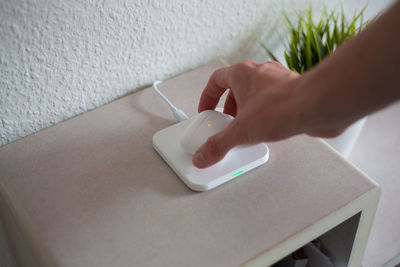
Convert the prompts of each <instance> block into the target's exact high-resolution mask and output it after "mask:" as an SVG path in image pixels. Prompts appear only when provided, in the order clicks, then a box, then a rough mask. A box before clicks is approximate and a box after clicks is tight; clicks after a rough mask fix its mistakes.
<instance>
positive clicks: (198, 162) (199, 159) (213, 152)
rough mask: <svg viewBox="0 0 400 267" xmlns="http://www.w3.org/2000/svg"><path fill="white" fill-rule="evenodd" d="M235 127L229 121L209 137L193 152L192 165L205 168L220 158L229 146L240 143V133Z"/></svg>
mask: <svg viewBox="0 0 400 267" xmlns="http://www.w3.org/2000/svg"><path fill="white" fill-rule="evenodd" d="M235 128H236V127H233V123H231V124H230V125H228V127H226V128H225V129H224V130H222V131H221V132H219V133H217V134H216V135H213V136H211V137H209V138H208V139H207V141H206V142H205V143H204V144H203V145H202V146H201V147H200V148H199V149H198V150H197V151H196V153H195V154H194V156H193V159H192V162H193V165H194V166H196V167H197V168H207V167H209V166H211V165H213V164H215V163H217V162H218V161H220V160H222V159H223V158H224V156H225V155H226V153H228V151H229V150H230V149H231V148H233V147H234V146H236V145H238V144H240V138H239V137H240V135H239V133H238V132H237V131H235V130H236V129H235Z"/></svg>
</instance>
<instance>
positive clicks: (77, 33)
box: [0, 0, 391, 146]
mask: <svg viewBox="0 0 400 267" xmlns="http://www.w3.org/2000/svg"><path fill="white" fill-rule="evenodd" d="M277 2H278V1H272V0H253V1H250V0H248V1H243V0H232V1H212V0H193V1H179V0H171V1H167V0H164V1H163V0H152V1H151V0H149V1H144V0H143V1H128V0H122V1H111V0H110V1H107V0H105V1H77V0H75V1H74V0H71V1H62V0H52V1H47V0H2V1H0V146H1V145H4V144H7V143H9V142H11V141H14V140H16V139H18V138H21V137H23V136H26V135H29V134H31V133H34V132H36V131H38V130H40V129H43V128H46V127H49V126H51V125H53V124H55V123H58V122H60V121H63V120H65V119H68V118H71V117H73V116H75V115H77V114H80V113H82V112H85V111H88V110H90V109H93V108H95V107H97V106H100V105H103V104H105V103H107V102H109V101H112V100H114V99H116V98H118V97H120V96H123V95H125V94H127V93H130V92H132V91H134V90H135V89H137V88H139V87H142V86H145V85H148V84H150V83H151V82H152V81H153V80H155V79H165V78H168V77H170V76H173V75H176V74H178V73H180V72H183V71H185V70H188V69H190V68H194V67H196V66H198V65H201V64H204V63H207V62H208V61H211V60H214V59H217V58H223V59H226V60H228V61H229V62H235V61H240V60H243V59H254V60H259V61H260V60H264V58H265V55H264V54H263V52H262V51H261V49H260V48H259V47H258V46H257V45H256V44H255V42H254V41H253V40H252V39H251V38H250V36H249V30H251V29H254V30H255V31H256V32H258V33H260V34H261V35H263V36H264V37H265V38H267V37H268V36H269V37H268V38H270V40H269V41H270V43H271V47H277V45H278V42H277V40H278V39H277V37H276V35H275V37H274V34H273V33H275V32H276V31H277V30H280V29H281V28H282V26H281V24H282V23H281V21H280V20H279V17H280V15H281V13H280V10H281V9H282V8H283V7H285V8H288V9H293V10H296V9H298V8H300V7H302V6H306V5H308V1H305V0H303V1H298V0H297V1H295V0H284V1H282V2H279V3H277ZM321 2H322V1H321V0H319V1H314V4H315V5H317V6H321ZM343 2H344V3H343V5H344V7H345V10H346V11H347V12H349V13H352V12H353V10H354V8H361V6H362V5H363V3H365V2H366V1H364V0H353V1H343ZM390 2H391V1H390V0H370V5H369V7H368V9H367V15H372V14H375V13H376V12H377V10H379V9H381V8H383V7H385V6H386V5H388V4H389V3H390ZM339 3H340V2H339V1H329V3H327V4H328V5H329V6H338V5H339ZM266 36H267V37H266Z"/></svg>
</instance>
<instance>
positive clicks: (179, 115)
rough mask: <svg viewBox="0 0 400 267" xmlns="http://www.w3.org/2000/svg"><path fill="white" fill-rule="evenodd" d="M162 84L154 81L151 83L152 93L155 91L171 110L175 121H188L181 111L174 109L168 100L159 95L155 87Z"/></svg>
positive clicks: (161, 94)
mask: <svg viewBox="0 0 400 267" xmlns="http://www.w3.org/2000/svg"><path fill="white" fill-rule="evenodd" d="M160 83H162V81H155V82H154V83H153V88H154V91H156V93H157V94H159V95H160V96H161V98H162V99H163V100H164V101H165V103H167V104H168V106H169V107H170V108H171V110H172V113H173V114H174V117H175V119H177V120H178V121H184V120H187V119H188V116H187V115H186V114H185V112H183V110H181V109H178V108H177V107H175V106H174V105H173V104H172V103H171V101H169V99H168V98H167V97H166V96H165V95H164V94H163V93H161V91H160V90H159V89H158V87H157V85H158V84H160Z"/></svg>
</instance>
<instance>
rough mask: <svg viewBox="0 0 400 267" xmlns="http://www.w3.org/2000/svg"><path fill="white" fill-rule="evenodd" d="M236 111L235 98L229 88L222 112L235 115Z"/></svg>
mask: <svg viewBox="0 0 400 267" xmlns="http://www.w3.org/2000/svg"><path fill="white" fill-rule="evenodd" d="M236 112H237V106H236V100H235V97H234V96H233V91H232V90H230V91H229V94H228V96H227V97H226V100H225V105H224V113H226V114H229V115H231V116H233V117H235V116H236Z"/></svg>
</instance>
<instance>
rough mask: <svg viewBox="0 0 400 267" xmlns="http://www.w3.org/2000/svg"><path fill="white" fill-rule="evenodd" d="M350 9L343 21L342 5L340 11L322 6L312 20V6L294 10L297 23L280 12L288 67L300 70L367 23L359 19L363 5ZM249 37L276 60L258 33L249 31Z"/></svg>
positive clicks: (361, 15)
mask: <svg viewBox="0 0 400 267" xmlns="http://www.w3.org/2000/svg"><path fill="white" fill-rule="evenodd" d="M366 7H367V5H365V6H364V8H362V9H361V11H359V12H354V14H353V17H352V18H351V20H350V21H347V19H346V17H345V14H344V11H343V7H342V9H341V11H340V12H336V11H331V12H329V13H328V12H327V10H326V7H325V8H324V10H323V12H322V14H321V18H320V19H319V21H317V22H314V20H313V11H312V7H311V6H309V7H308V8H307V9H306V10H305V11H303V12H300V13H297V23H296V24H295V23H293V21H291V20H290V18H289V16H288V14H287V13H286V12H284V13H283V16H284V20H285V22H286V26H287V29H288V31H289V40H288V43H287V44H286V49H285V52H284V56H285V61H286V64H287V66H288V68H289V69H291V70H294V71H297V72H299V73H303V72H305V71H307V70H309V69H311V68H312V67H313V66H315V65H317V64H318V63H319V62H321V61H322V59H323V58H324V57H326V56H327V55H329V54H331V53H332V52H333V51H334V50H335V49H336V48H337V47H338V46H339V45H341V44H342V43H343V42H345V41H346V40H348V39H350V38H351V37H353V36H354V35H355V34H357V33H358V32H359V31H361V29H362V28H363V27H364V26H365V25H367V24H368V23H369V21H366V22H363V14H364V11H365V8H366ZM252 36H253V38H254V39H255V40H256V41H257V42H258V43H259V44H260V45H261V47H262V48H263V49H264V50H265V52H266V53H267V54H268V55H269V56H270V57H271V58H272V59H273V60H276V61H277V58H276V57H275V55H274V54H273V53H272V51H271V50H270V49H268V47H267V45H265V44H264V43H263V42H262V41H261V40H260V38H258V36H256V35H255V34H254V33H252Z"/></svg>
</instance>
